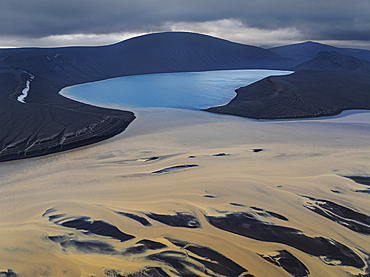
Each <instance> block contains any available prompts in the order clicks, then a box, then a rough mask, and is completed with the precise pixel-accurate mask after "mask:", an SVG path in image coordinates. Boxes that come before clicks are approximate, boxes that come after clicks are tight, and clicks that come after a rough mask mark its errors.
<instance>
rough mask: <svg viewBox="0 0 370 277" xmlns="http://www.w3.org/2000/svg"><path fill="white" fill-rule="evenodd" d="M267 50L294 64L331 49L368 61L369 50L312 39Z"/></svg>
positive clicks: (369, 58)
mask: <svg viewBox="0 0 370 277" xmlns="http://www.w3.org/2000/svg"><path fill="white" fill-rule="evenodd" d="M269 50H270V51H272V52H274V53H276V54H278V55H280V56H282V57H284V58H287V59H291V60H293V61H295V63H296V65H298V64H300V63H303V62H306V61H308V60H311V59H313V58H315V57H316V55H317V54H318V53H320V52H331V51H335V52H338V53H340V54H343V55H348V56H354V57H357V58H360V59H363V60H366V61H370V51H369V50H360V49H345V48H338V47H334V46H330V45H326V44H321V43H317V42H312V41H307V42H303V43H298V44H291V45H285V46H279V47H274V48H270V49H269Z"/></svg>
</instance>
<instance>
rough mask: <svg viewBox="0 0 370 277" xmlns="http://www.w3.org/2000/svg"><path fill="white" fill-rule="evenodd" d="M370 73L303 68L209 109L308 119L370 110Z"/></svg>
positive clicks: (246, 89)
mask: <svg viewBox="0 0 370 277" xmlns="http://www.w3.org/2000/svg"><path fill="white" fill-rule="evenodd" d="M369 77H370V75H369V74H366V73H364V72H360V71H318V70H300V71H297V72H295V73H293V74H290V75H286V76H271V77H267V78H265V79H263V80H261V81H258V82H256V83H253V84H251V85H249V86H246V87H242V88H239V89H237V90H236V92H237V96H236V97H235V98H234V99H233V100H231V102H229V103H228V104H227V105H225V106H220V107H213V108H210V109H207V111H209V112H215V113H222V114H231V115H237V116H242V117H248V118H255V119H283V118H307V117H318V116H329V115H337V114H340V113H341V112H342V111H344V110H350V109H367V110H368V109H370V78H369Z"/></svg>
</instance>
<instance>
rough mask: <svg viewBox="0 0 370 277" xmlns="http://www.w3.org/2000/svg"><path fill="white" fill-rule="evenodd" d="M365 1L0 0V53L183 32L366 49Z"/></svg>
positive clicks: (369, 25) (369, 20)
mask: <svg viewBox="0 0 370 277" xmlns="http://www.w3.org/2000/svg"><path fill="white" fill-rule="evenodd" d="M369 11H370V0H63V1H62V0H0V47H25V46H67V45H103V44H111V43H115V42H118V41H121V40H124V39H127V38H130V37H133V36H137V35H141V34H145V33H151V32H162V31H191V32H198V33H203V34H208V35H212V36H216V37H220V38H224V39H227V40H231V41H235V42H240V43H245V44H250V45H257V46H264V47H266V46H277V45H283V44H290V43H296V42H302V41H307V40H312V41H318V42H323V43H327V44H331V45H336V46H350V47H357V48H366V49H370V16H369Z"/></svg>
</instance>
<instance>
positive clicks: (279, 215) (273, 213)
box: [265, 211, 289, 221]
mask: <svg viewBox="0 0 370 277" xmlns="http://www.w3.org/2000/svg"><path fill="white" fill-rule="evenodd" d="M265 212H266V213H267V214H268V215H270V216H272V217H275V218H277V219H280V220H284V221H289V219H287V218H286V217H285V216H283V215H281V214H278V213H275V212H270V211H265Z"/></svg>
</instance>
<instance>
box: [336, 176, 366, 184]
mask: <svg viewBox="0 0 370 277" xmlns="http://www.w3.org/2000/svg"><path fill="white" fill-rule="evenodd" d="M343 177H345V178H349V179H351V180H353V181H355V182H356V183H359V184H361V185H366V186H370V177H365V176H343Z"/></svg>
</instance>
